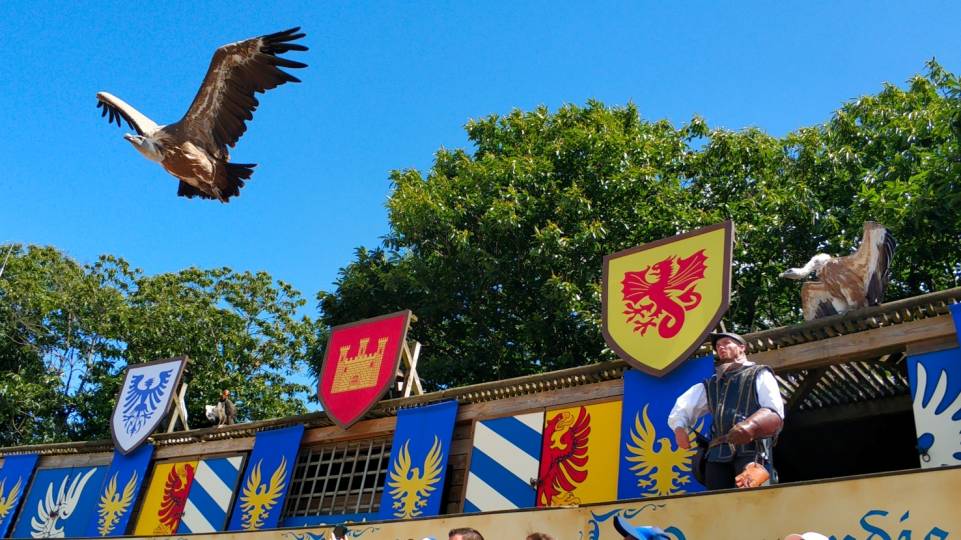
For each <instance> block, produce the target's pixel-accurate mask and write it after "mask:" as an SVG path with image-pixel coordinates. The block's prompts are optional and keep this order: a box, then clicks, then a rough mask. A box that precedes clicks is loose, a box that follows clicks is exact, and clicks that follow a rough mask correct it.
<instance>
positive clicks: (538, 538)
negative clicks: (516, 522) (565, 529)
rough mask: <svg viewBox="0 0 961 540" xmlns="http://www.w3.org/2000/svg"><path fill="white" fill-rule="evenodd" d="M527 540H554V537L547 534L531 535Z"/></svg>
mask: <svg viewBox="0 0 961 540" xmlns="http://www.w3.org/2000/svg"><path fill="white" fill-rule="evenodd" d="M527 540H554V537H553V536H551V535H549V534H547V533H538V532H536V533H530V534H529V535H527Z"/></svg>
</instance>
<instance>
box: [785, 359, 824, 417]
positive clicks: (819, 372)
mask: <svg viewBox="0 0 961 540" xmlns="http://www.w3.org/2000/svg"><path fill="white" fill-rule="evenodd" d="M827 370H828V368H827V366H822V367H819V368H814V369H809V370H808V372H807V375H805V377H804V380H803V381H801V384H800V385H798V387H797V390H795V391H794V393H793V394H791V399H789V400H788V401H787V403H785V404H784V412H785V415H786V416H792V415H793V413H794V412H795V411H796V410H797V408H798V407H800V406H801V403H803V402H804V398H805V397H807V395H808V394H809V393H810V392H811V390H814V387H815V386H817V383H818V381H820V380H821V377H823V376H824V373H825V372H827Z"/></svg>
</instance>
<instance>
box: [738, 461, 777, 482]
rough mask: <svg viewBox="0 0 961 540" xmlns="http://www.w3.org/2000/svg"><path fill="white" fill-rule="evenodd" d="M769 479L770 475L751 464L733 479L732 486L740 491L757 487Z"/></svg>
mask: <svg viewBox="0 0 961 540" xmlns="http://www.w3.org/2000/svg"><path fill="white" fill-rule="evenodd" d="M769 478H771V473H769V472H767V469H765V468H764V467H762V466H761V465H759V464H757V463H754V462H751V463H748V464H747V466H746V467H744V472H742V473H741V474H739V475H737V476H736V477H735V478H734V484H735V485H737V487H739V488H741V489H744V488H752V487H758V486H760V485H761V484H763V483H764V482H767V481H768V479H769Z"/></svg>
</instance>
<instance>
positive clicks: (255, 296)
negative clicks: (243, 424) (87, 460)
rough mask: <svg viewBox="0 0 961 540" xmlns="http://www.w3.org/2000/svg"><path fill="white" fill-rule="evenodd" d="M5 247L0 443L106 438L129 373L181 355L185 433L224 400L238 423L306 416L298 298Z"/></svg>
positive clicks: (207, 275) (307, 338)
mask: <svg viewBox="0 0 961 540" xmlns="http://www.w3.org/2000/svg"><path fill="white" fill-rule="evenodd" d="M8 250H12V251H11V253H12V256H11V257H10V258H9V260H8V261H7V264H6V267H5V269H4V272H3V274H2V276H0V425H2V426H4V429H3V431H2V433H0V446H8V445H15V444H29V443H40V442H53V441H62V440H78V439H88V440H89V439H102V438H109V437H110V431H109V418H110V415H111V413H112V412H113V406H114V401H115V397H116V394H117V392H118V389H119V385H120V382H121V375H122V373H123V370H124V369H125V368H126V367H127V366H128V365H130V364H134V363H139V362H145V361H151V360H158V359H162V358H169V357H173V356H180V355H187V356H189V357H190V360H191V361H190V364H189V367H188V372H187V376H186V379H185V380H186V381H187V382H188V385H189V386H188V392H187V404H188V413H189V417H190V419H191V422H192V427H193V426H197V425H203V424H204V423H205V422H207V421H206V419H204V418H203V405H204V404H205V403H215V402H216V399H217V397H218V396H219V394H220V390H221V389H223V388H227V389H231V390H232V391H233V394H234V397H235V402H236V403H237V405H238V409H239V411H240V416H241V418H242V419H245V420H252V419H264V418H271V417H276V416H288V415H291V414H299V413H302V412H304V411H305V408H304V404H303V401H302V399H301V396H300V395H299V394H303V393H304V392H306V390H307V388H306V387H304V386H303V385H299V384H295V383H292V382H290V376H291V375H292V373H293V372H294V371H295V370H297V369H299V367H300V366H301V365H302V362H303V360H304V358H305V356H306V351H307V350H308V348H309V346H310V344H311V342H312V341H313V339H314V338H313V325H312V323H311V321H310V320H308V319H299V320H298V319H297V318H296V317H295V312H296V311H297V309H298V308H299V307H300V306H301V305H303V303H304V300H303V299H302V298H301V296H300V294H299V293H298V292H297V291H295V290H293V289H292V288H291V287H290V286H289V285H287V284H285V283H282V282H275V281H274V280H273V279H271V277H270V276H269V275H267V274H266V273H262V272H261V273H256V274H254V273H250V272H243V273H239V272H233V271H231V270H230V269H228V268H218V269H212V270H200V269H197V268H189V269H186V270H183V271H180V272H177V273H171V274H160V275H156V276H148V275H144V274H143V272H142V271H140V270H138V269H133V268H131V267H130V266H129V265H128V264H127V262H125V261H124V260H123V259H119V258H115V257H109V256H104V257H101V258H100V259H99V260H98V261H97V262H96V263H95V264H92V265H87V266H83V265H79V264H77V263H76V262H74V261H72V260H71V259H69V258H68V257H66V256H64V255H63V254H62V253H60V252H59V251H57V250H56V249H53V248H48V247H34V246H31V247H27V248H24V247H21V246H0V254H4V255H5V254H6V253H7V251H8Z"/></svg>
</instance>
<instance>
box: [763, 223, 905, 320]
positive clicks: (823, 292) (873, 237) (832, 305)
mask: <svg viewBox="0 0 961 540" xmlns="http://www.w3.org/2000/svg"><path fill="white" fill-rule="evenodd" d="M896 247H897V242H895V240H894V236H892V235H891V232H890V231H888V230H887V229H886V228H885V227H884V225H881V224H880V223H875V222H873V221H865V222H864V235H863V236H862V238H861V245H860V246H858V250H857V251H856V252H854V253H853V254H851V255H847V256H845V257H832V256H830V255H828V254H826V253H818V254H817V255H815V256H814V257H812V258H811V260H810V261H808V263H807V264H805V265H804V266H802V267H801V268H791V269H789V270H787V271H786V272H782V273H781V275H780V277H782V278H788V279H805V278H806V277H808V276H809V275H811V273H812V272H813V273H814V275H815V276H816V277H817V281H808V282H806V283H804V285H802V286H801V311H803V312H804V320H806V321H810V320H812V319H820V318H821V317H827V316H829V315H836V314H839V313H846V312H848V311H851V310H854V309H859V308H863V307H867V306H876V305H878V304H880V303H881V301H883V300H884V289H885V288H886V287H887V284H888V280H889V279H890V277H891V259H893V258H894V250H895V248H896Z"/></svg>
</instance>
